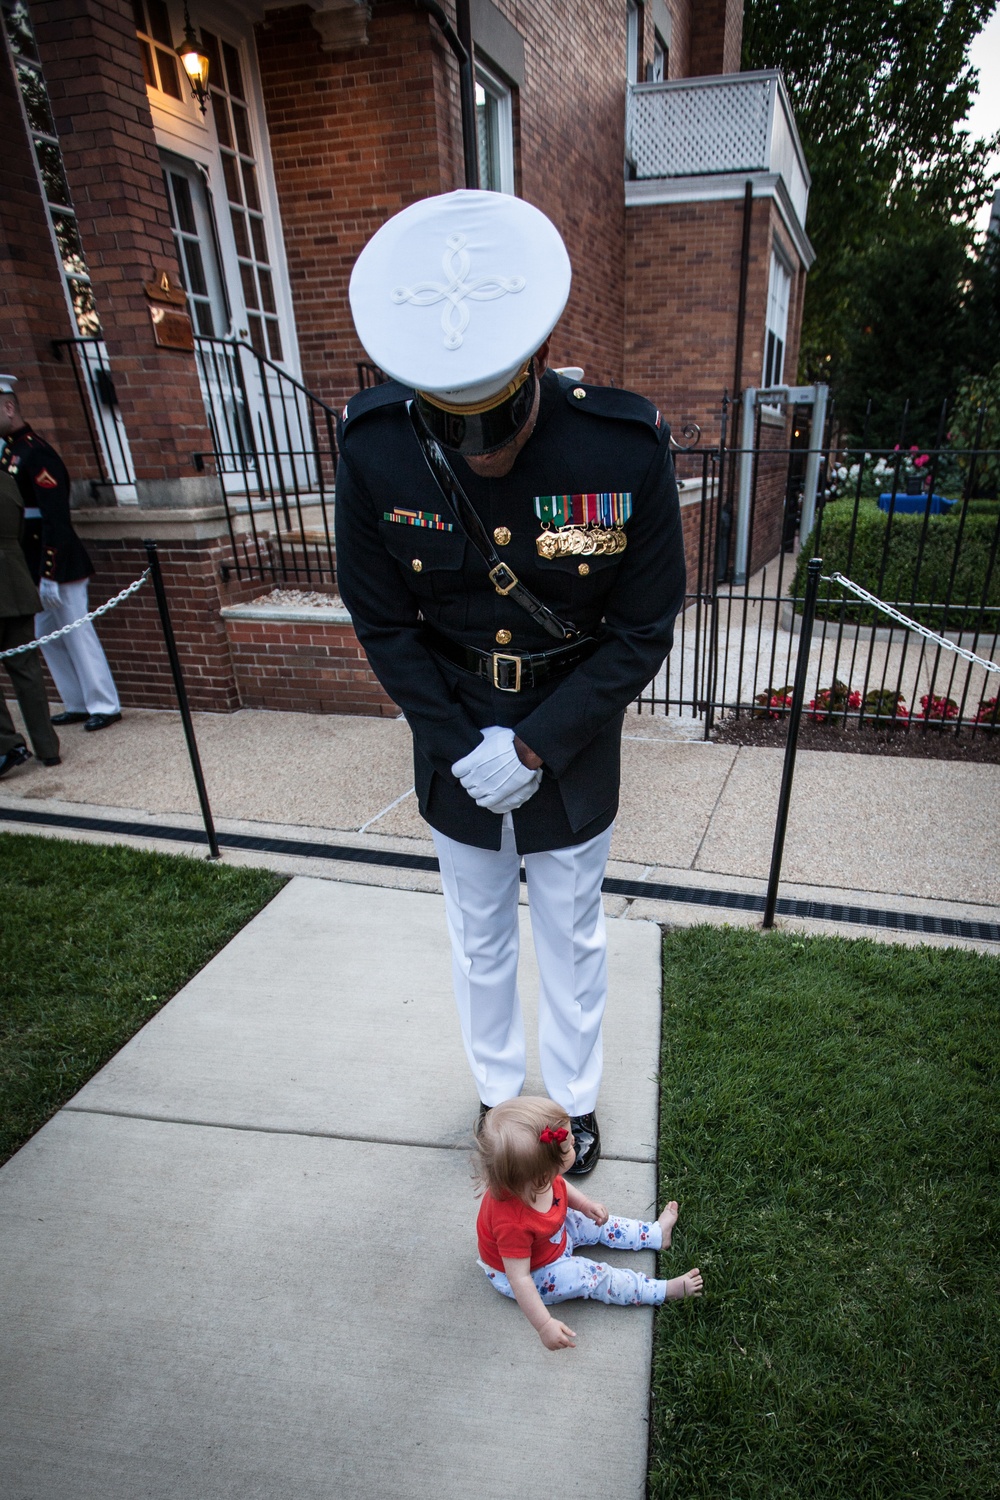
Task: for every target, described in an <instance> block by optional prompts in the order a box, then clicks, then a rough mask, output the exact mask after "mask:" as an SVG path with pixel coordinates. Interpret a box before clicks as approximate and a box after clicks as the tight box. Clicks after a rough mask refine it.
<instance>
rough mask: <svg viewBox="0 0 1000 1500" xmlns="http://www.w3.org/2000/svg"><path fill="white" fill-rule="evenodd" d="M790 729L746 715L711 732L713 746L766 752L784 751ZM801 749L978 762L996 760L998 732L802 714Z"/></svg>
mask: <svg viewBox="0 0 1000 1500" xmlns="http://www.w3.org/2000/svg"><path fill="white" fill-rule="evenodd" d="M787 733H788V720H787V719H784V718H782V719H753V718H750V717H749V715H747V714H740V715H739V717H736V716H735V715H734V716H733V717H731V718H728V719H723V720H722V721H721V722H720V723H718V724H717V725H716V727H715V729H714V731H713V734H712V739H713V741H714V743H715V744H717V745H758V746H762V747H763V748H765V749H768V750H783V749H784V748H785V739H786V737H787ZM799 748H800V749H802V750H847V751H850V752H851V753H853V754H855V755H908V756H914V757H916V758H917V759H920V760H965V761H980V762H985V763H988V764H990V765H998V764H1000V731H998V730H985V731H984V730H981V729H980V730H977V731H976V732H975V733H973V732H972V731H971V730H968V729H964V730H962V732H961V733H960V734H956V733H955V731H954V730H953V729H922V728H919V727H918V726H917V725H914V724H911V725H910V726H909V727H908V728H904V727H903V726H900V727H899V728H898V729H874V728H867V727H866V728H864V729H858V728H857V727H856V726H855V725H854V724H848V726H847V728H846V729H845V728H841V727H840V726H839V725H831V724H817V723H815V722H813V721H811V720H810V719H808V718H806V717H803V719H802V723H801V725H800V726H799Z"/></svg>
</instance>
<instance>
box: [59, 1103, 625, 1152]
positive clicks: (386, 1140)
mask: <svg viewBox="0 0 1000 1500" xmlns="http://www.w3.org/2000/svg"><path fill="white" fill-rule="evenodd" d="M59 1113H60V1114H74V1115H105V1116H110V1118H112V1119H115V1120H146V1121H148V1122H149V1123H150V1124H152V1125H193V1126H195V1127H196V1128H197V1129H199V1130H241V1131H245V1132H247V1133H248V1134H250V1135H289V1136H304V1137H306V1138H307V1139H309V1140H319V1141H348V1142H351V1143H353V1144H355V1145H359V1146H413V1147H415V1148H416V1149H417V1150H419V1151H471V1150H472V1147H473V1141H472V1129H471V1127H470V1130H469V1140H467V1141H452V1142H450V1143H449V1142H448V1141H420V1140H414V1139H413V1137H412V1136H411V1137H409V1138H408V1139H403V1138H402V1137H400V1136H391V1135H350V1134H348V1133H347V1131H341V1130H305V1129H303V1128H296V1127H292V1126H284V1125H241V1124H237V1123H236V1122H234V1121H232V1120H198V1119H195V1118H194V1117H193V1116H188V1115H151V1114H147V1113H145V1112H143V1111H141V1110H136V1109H101V1108H98V1107H96V1106H94V1105H91V1104H72V1103H71V1104H64V1105H63V1107H62V1109H61V1110H60V1111H59ZM601 1160H602V1161H622V1162H632V1163H633V1164H635V1165H638V1166H642V1167H647V1166H649V1165H650V1164H651V1162H652V1157H647V1156H621V1155H615V1154H614V1153H613V1152H611V1151H603V1152H602V1153H601Z"/></svg>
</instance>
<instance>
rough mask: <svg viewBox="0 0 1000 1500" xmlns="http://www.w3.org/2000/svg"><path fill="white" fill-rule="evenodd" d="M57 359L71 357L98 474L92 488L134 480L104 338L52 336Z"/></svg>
mask: <svg viewBox="0 0 1000 1500" xmlns="http://www.w3.org/2000/svg"><path fill="white" fill-rule="evenodd" d="M52 353H53V354H54V355H55V357H56V359H59V360H69V362H70V365H71V366H72V370H73V377H74V379H75V381H76V388H77V392H78V394H79V397H80V406H81V409H82V411H83V415H84V418H85V420H86V423H87V431H88V433H89V435H90V446H91V448H92V450H93V454H94V469H95V475H99V476H100V477H99V478H97V477H94V478H92V479H91V488H92V489H99V488H102V487H106V486H107V487H110V486H115V487H118V486H127V485H130V484H134V482H135V472H134V470H133V468H132V456H131V454H130V452H129V446H128V436H127V434H126V432H125V424H124V422H123V421H122V417H121V412H120V410H119V408H118V392H117V391H116V390H115V383H114V380H113V379H112V377H111V367H110V365H109V363H108V353H107V349H106V348H105V345H104V340H103V339H96V338H90V339H81V338H76V339H53V341H52Z"/></svg>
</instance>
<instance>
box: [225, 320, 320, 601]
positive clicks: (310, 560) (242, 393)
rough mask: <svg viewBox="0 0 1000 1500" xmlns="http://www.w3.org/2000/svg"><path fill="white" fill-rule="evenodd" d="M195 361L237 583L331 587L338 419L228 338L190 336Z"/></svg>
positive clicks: (251, 351)
mask: <svg viewBox="0 0 1000 1500" xmlns="http://www.w3.org/2000/svg"><path fill="white" fill-rule="evenodd" d="M195 359H196V362H197V365H198V375H199V379H200V381H201V389H202V396H203V398H204V401H205V411H206V414H207V417H208V426H209V431H210V433H211V436H212V448H211V450H210V451H209V452H208V453H202V454H196V455H195V459H196V462H199V463H204V461H205V460H206V459H210V460H211V462H212V464H213V467H214V469H215V472H216V474H217V475H218V477H219V488H220V493H221V496H222V501H223V504H224V505H225V509H226V521H227V525H228V528H229V539H230V544H231V549H232V566H233V569H234V570H235V572H236V574H237V575H238V576H239V577H250V578H253V577H257V578H260V579H262V580H264V581H269V582H271V583H274V584H287V583H292V584H296V585H299V586H302V585H306V586H307V587H309V588H313V587H316V586H325V585H332V584H334V583H335V582H336V559H335V553H334V546H333V514H332V501H333V491H334V482H335V479H336V473H337V442H336V422H337V414H336V412H335V411H334V410H333V408H332V407H330V406H328V405H327V404H326V402H325V401H321V400H320V398H319V397H318V396H315V395H313V393H312V392H311V391H309V390H307V389H306V387H305V386H304V385H303V384H302V383H301V381H298V380H296V379H295V377H294V376H292V375H289V374H288V372H287V371H286V370H283V369H281V368H280V366H278V365H276V364H274V363H273V361H272V360H269V359H266V358H265V357H264V356H263V355H261V354H258V353H257V352H256V350H254V349H253V348H252V346H251V345H250V344H247V343H242V342H240V341H237V340H232V339H218V338H205V337H196V339H195Z"/></svg>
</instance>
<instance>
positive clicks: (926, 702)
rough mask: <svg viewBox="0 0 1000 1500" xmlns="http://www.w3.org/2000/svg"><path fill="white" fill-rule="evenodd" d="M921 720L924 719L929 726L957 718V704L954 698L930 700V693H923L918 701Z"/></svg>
mask: <svg viewBox="0 0 1000 1500" xmlns="http://www.w3.org/2000/svg"><path fill="white" fill-rule="evenodd" d="M920 709H921V712H920V715H919V717H920V718H921V719H926V720H927V722H928V723H929V724H931V723H934V724H944V723H945V722H946V721H947V720H948V719H957V718H958V704H957V703H956V702H955V700H954V698H932V697H931V695H930V693H925V694H924V696H923V697H922V698H921V700H920Z"/></svg>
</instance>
